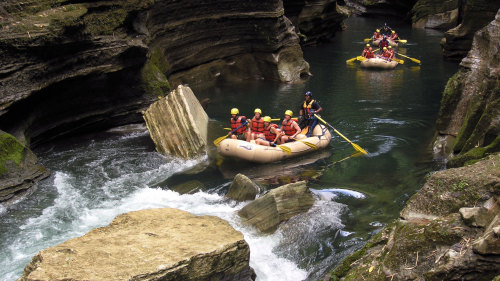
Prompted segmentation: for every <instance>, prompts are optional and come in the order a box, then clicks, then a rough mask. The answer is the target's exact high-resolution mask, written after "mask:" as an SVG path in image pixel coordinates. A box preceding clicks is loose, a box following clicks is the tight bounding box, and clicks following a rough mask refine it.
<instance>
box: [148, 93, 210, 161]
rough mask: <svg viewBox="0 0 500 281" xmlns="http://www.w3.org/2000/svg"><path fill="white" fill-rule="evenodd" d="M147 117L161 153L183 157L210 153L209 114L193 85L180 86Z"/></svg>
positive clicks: (153, 105)
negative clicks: (192, 87) (190, 86)
mask: <svg viewBox="0 0 500 281" xmlns="http://www.w3.org/2000/svg"><path fill="white" fill-rule="evenodd" d="M143 116H144V120H145V121H146V126H147V127H148V131H149V135H150V136H151V139H152V140H153V142H154V143H155V145H156V150H157V151H158V152H159V153H161V154H164V155H167V154H168V155H173V156H178V157H183V158H193V157H196V156H200V155H204V154H205V153H206V146H207V126H208V116H207V114H206V113H205V110H203V108H202V107H201V104H200V102H199V101H198V99H197V98H196V97H195V95H194V93H193V91H191V88H189V87H186V86H181V85H179V87H177V89H175V90H174V91H172V92H170V93H169V94H168V95H167V96H166V97H165V98H162V99H160V100H158V101H156V102H155V103H153V104H152V105H151V106H149V108H148V109H147V110H146V111H144V112H143Z"/></svg>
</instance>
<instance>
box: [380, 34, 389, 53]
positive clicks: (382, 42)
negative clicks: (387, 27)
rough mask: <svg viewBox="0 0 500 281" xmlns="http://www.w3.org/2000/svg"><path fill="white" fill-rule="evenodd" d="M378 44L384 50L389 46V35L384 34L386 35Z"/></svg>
mask: <svg viewBox="0 0 500 281" xmlns="http://www.w3.org/2000/svg"><path fill="white" fill-rule="evenodd" d="M378 46H379V48H380V50H383V48H385V47H387V46H389V41H388V40H387V36H385V35H384V37H382V40H380V42H379V43H378Z"/></svg>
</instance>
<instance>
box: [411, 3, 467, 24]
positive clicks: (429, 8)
mask: <svg viewBox="0 0 500 281" xmlns="http://www.w3.org/2000/svg"><path fill="white" fill-rule="evenodd" d="M460 3H461V2H460V1H457V0H445V1H435V0H419V1H417V3H415V5H414V6H413V8H412V14H413V16H412V22H413V24H412V25H413V27H416V28H432V29H439V30H448V29H451V28H454V27H456V26H457V25H458V14H459V5H460Z"/></svg>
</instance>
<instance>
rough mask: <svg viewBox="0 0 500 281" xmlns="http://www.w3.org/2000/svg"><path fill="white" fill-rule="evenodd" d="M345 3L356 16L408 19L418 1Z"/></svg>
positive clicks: (359, 0)
mask: <svg viewBox="0 0 500 281" xmlns="http://www.w3.org/2000/svg"><path fill="white" fill-rule="evenodd" d="M344 2H345V3H346V5H347V6H348V7H349V9H351V10H352V11H353V12H354V13H355V14H359V15H363V16H379V17H385V18H387V17H388V16H390V17H392V18H400V19H401V18H402V19H407V18H409V17H410V11H411V8H412V7H413V5H414V4H415V2H416V0H403V1H398V0H375V1H368V0H345V1H344ZM387 24H389V25H390V23H387Z"/></svg>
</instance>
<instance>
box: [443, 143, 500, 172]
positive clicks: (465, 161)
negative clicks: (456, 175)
mask: <svg viewBox="0 0 500 281" xmlns="http://www.w3.org/2000/svg"><path fill="white" fill-rule="evenodd" d="M498 151H500V136H497V138H496V139H495V140H494V141H493V142H492V143H491V144H489V145H488V146H485V147H475V148H473V149H471V150H469V151H467V152H465V153H464V154H460V155H458V156H455V157H454V158H452V159H450V161H448V167H450V168H454V167H462V166H465V165H472V164H474V163H476V162H478V161H480V160H481V159H483V158H484V157H487V156H488V155H490V154H493V153H496V152H498Z"/></svg>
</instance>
